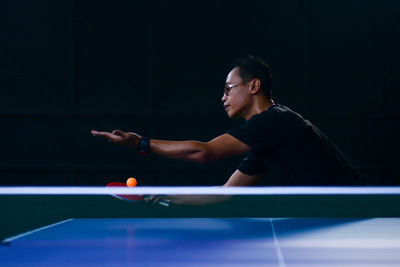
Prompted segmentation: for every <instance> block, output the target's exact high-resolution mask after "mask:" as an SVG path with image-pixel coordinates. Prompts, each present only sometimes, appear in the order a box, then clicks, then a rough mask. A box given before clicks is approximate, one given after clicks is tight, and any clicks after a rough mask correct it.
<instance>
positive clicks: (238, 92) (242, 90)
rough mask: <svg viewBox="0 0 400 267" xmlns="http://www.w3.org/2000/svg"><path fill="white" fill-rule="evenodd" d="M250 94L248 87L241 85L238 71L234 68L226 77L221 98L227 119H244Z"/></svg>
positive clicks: (241, 81)
mask: <svg viewBox="0 0 400 267" xmlns="http://www.w3.org/2000/svg"><path fill="white" fill-rule="evenodd" d="M250 100H251V94H250V93H249V85H248V84H245V83H243V80H242V78H241V77H240V75H239V69H238V68H234V69H233V70H232V71H231V72H229V74H228V76H227V77H226V83H225V91H224V95H223V97H222V102H223V103H224V108H225V111H226V113H227V114H228V117H229V118H244V117H245V116H246V111H247V110H248V109H249V106H250Z"/></svg>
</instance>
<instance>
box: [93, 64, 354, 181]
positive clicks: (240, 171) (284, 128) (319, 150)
mask: <svg viewBox="0 0 400 267" xmlns="http://www.w3.org/2000/svg"><path fill="white" fill-rule="evenodd" d="M271 84H272V79H271V73H270V68H269V66H268V65H267V64H266V63H264V62H263V61H262V60H260V59H258V58H256V57H254V56H248V57H246V58H242V59H239V60H237V61H236V62H235V64H234V67H233V69H232V70H231V71H230V73H229V74H228V76H227V78H226V83H225V89H224V93H223V97H222V103H223V106H224V108H225V111H226V113H227V114H228V116H229V118H243V119H245V122H244V123H243V124H242V125H241V126H239V127H237V128H235V129H232V130H230V131H229V132H227V133H225V134H223V135H220V136H218V137H216V138H214V139H213V140H211V141H208V142H199V141H165V140H155V139H149V138H146V137H142V136H140V135H139V134H136V133H131V132H130V133H128V132H122V131H120V130H114V131H113V132H111V133H110V132H98V131H92V134H93V135H94V136H100V137H105V138H107V139H109V140H111V141H112V142H114V143H117V144H123V145H128V146H131V147H133V148H137V149H138V150H140V151H141V152H144V153H149V152H153V153H155V154H158V155H161V156H165V157H169V158H174V159H180V160H188V161H195V162H200V163H206V162H209V161H214V160H218V159H221V158H225V157H230V156H235V155H239V154H246V157H245V158H244V159H243V160H242V162H241V163H240V164H239V166H238V168H237V170H236V171H235V172H234V173H233V174H232V176H231V177H230V178H229V179H228V181H227V182H226V183H225V184H224V186H251V185H271V184H272V185H352V184H355V183H357V182H358V175H357V173H356V172H355V171H354V168H353V167H352V166H351V164H350V163H349V161H348V160H347V159H346V157H345V156H344V155H343V153H342V152H341V151H340V150H339V149H338V148H337V147H336V146H335V145H334V144H333V143H332V142H331V141H330V140H329V139H328V138H327V137H326V136H325V135H324V134H323V133H322V132H321V131H320V130H319V129H317V128H316V127H315V126H314V125H313V124H311V123H310V122H309V121H308V120H305V119H303V118H302V117H301V116H300V115H299V114H297V113H295V112H293V111H291V110H290V109H289V108H287V107H285V106H282V105H279V104H275V103H274V101H273V99H272V85H271ZM268 173H274V177H277V181H276V180H275V181H273V182H272V181H269V179H268ZM275 179H276V178H275Z"/></svg>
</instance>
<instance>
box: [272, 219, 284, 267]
mask: <svg viewBox="0 0 400 267" xmlns="http://www.w3.org/2000/svg"><path fill="white" fill-rule="evenodd" d="M270 222H271V228H272V235H273V237H274V243H275V249H276V255H277V256H278V263H279V267H286V264H285V260H284V258H283V254H282V250H281V247H280V246H279V242H278V238H277V236H276V233H275V228H274V223H273V222H272V218H271V219H270Z"/></svg>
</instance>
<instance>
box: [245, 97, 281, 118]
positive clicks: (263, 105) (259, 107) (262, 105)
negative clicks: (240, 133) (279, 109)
mask: <svg viewBox="0 0 400 267" xmlns="http://www.w3.org/2000/svg"><path fill="white" fill-rule="evenodd" d="M274 104H275V103H274V100H272V99H268V98H263V99H260V100H259V101H257V102H255V103H254V105H253V106H252V108H251V110H250V112H249V113H248V114H247V116H245V120H249V119H250V118H251V117H253V116H254V115H256V114H260V113H261V112H263V111H266V110H268V109H269V108H270V107H272V106H273V105H274Z"/></svg>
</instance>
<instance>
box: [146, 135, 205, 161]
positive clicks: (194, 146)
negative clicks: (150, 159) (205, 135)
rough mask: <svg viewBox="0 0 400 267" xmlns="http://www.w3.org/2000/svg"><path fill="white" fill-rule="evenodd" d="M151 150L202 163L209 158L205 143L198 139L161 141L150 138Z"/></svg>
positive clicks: (169, 156)
mask: <svg viewBox="0 0 400 267" xmlns="http://www.w3.org/2000/svg"><path fill="white" fill-rule="evenodd" d="M150 148H151V151H152V152H153V153H155V154H157V155H161V156H164V157H168V158H173V159H181V160H187V161H195V162H201V163H204V162H206V161H208V160H209V155H208V153H207V152H208V151H207V145H206V144H205V143H203V142H199V141H163V140H155V139H151V142H150Z"/></svg>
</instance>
